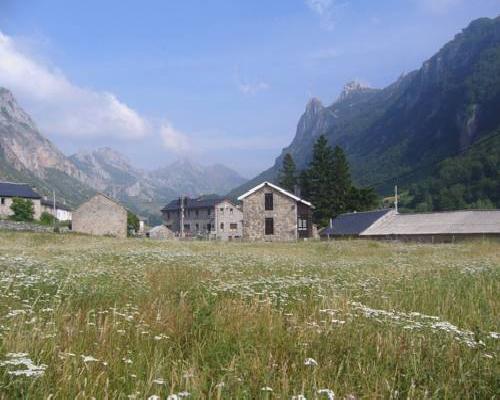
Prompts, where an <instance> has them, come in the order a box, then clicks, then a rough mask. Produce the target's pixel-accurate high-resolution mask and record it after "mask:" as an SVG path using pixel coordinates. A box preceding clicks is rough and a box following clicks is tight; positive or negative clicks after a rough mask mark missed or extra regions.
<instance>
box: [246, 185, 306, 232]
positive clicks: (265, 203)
mask: <svg viewBox="0 0 500 400" xmlns="http://www.w3.org/2000/svg"><path fill="white" fill-rule="evenodd" d="M238 200H240V201H242V203H243V221H244V223H243V238H244V239H245V240H250V241H255V240H264V241H293V240H297V239H305V238H311V237H312V236H313V225H312V208H313V206H312V204H311V203H309V202H308V201H305V200H304V199H301V198H300V197H298V196H296V195H294V194H292V193H290V192H287V191H286V190H285V189H283V188H280V187H279V186H276V185H274V184H272V183H270V182H263V183H261V184H260V185H258V186H256V187H254V188H253V189H250V190H249V191H248V192H247V193H245V194H243V195H241V196H240V197H239V198H238Z"/></svg>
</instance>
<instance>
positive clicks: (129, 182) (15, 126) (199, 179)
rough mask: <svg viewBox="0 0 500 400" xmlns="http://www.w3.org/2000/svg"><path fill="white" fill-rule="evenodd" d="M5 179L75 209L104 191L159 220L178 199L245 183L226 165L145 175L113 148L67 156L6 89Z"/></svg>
mask: <svg viewBox="0 0 500 400" xmlns="http://www.w3.org/2000/svg"><path fill="white" fill-rule="evenodd" d="M0 179H3V180H12V181H18V182H20V181H22V182H27V183H30V184H31V185H32V186H35V187H37V188H38V190H39V191H40V192H42V193H41V194H43V195H51V194H52V191H53V190H54V191H55V192H56V195H57V197H58V198H60V199H64V200H65V201H67V202H68V204H69V205H71V206H77V205H78V204H79V203H81V202H82V201H83V200H85V199H86V198H88V197H90V196H91V195H92V194H93V193H95V192H102V193H105V194H108V195H111V196H113V197H115V198H116V199H118V200H120V201H121V202H123V203H124V205H126V206H127V207H129V208H130V209H131V210H133V211H134V212H137V213H140V214H143V215H145V216H150V217H152V218H153V219H154V220H155V221H159V216H160V209H161V207H162V206H163V205H164V203H166V202H168V201H170V200H172V199H173V198H175V197H177V196H180V195H191V196H197V195H201V194H207V193H218V194H224V193H225V192H227V191H228V190H229V189H230V188H231V187H233V186H236V185H239V184H241V183H243V182H244V181H245V179H244V178H242V177H241V176H240V175H239V174H238V173H236V172H235V171H233V170H231V169H230V168H228V167H225V166H222V165H220V164H215V165H210V166H201V165H199V164H196V163H194V162H193V161H187V160H183V161H182V162H181V161H175V162H174V163H172V164H169V165H167V166H166V167H163V168H159V169H157V170H154V171H144V170H141V169H139V168H136V167H134V166H133V165H132V163H131V162H130V160H129V159H128V158H127V157H125V156H124V155H123V154H121V153H119V152H117V151H116V150H113V149H112V148H110V147H102V148H97V149H94V150H84V151H79V152H77V153H75V154H73V155H70V156H66V155H65V154H63V153H62V152H61V151H60V150H59V149H58V148H57V147H56V146H55V145H54V144H53V143H52V142H51V141H50V140H49V139H47V138H46V137H45V136H43V135H42V134H41V133H40V131H39V129H38V127H37V126H36V124H35V122H34V121H33V120H32V118H31V117H30V116H29V115H28V113H26V112H25V111H24V110H23V109H22V107H20V106H19V104H18V103H17V101H16V99H15V97H14V95H13V94H12V93H11V92H10V91H9V90H8V89H6V88H1V87H0Z"/></svg>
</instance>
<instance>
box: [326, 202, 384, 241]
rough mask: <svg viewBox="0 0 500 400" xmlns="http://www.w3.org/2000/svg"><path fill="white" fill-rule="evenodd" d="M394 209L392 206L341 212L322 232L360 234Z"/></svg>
mask: <svg viewBox="0 0 500 400" xmlns="http://www.w3.org/2000/svg"><path fill="white" fill-rule="evenodd" d="M391 211H393V210H392V209H390V208H387V209H383V210H374V211H363V212H353V213H347V214H341V215H339V216H337V217H336V218H334V219H333V221H332V226H330V227H328V228H326V229H324V230H323V231H322V232H321V235H322V236H343V235H346V236H349V235H359V234H361V232H363V231H364V230H365V229H367V228H369V227H370V226H372V225H373V224H374V223H375V222H376V221H378V220H379V219H381V218H382V217H384V216H385V215H387V214H388V213H390V212H391Z"/></svg>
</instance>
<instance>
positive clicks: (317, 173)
mask: <svg viewBox="0 0 500 400" xmlns="http://www.w3.org/2000/svg"><path fill="white" fill-rule="evenodd" d="M334 161H335V160H334V156H333V151H332V148H331V147H330V146H329V144H328V141H327V140H326V137H325V136H324V135H321V136H320V137H319V138H318V140H317V141H316V143H315V144H314V148H313V157H312V160H311V163H310V164H309V169H308V170H307V173H306V174H305V175H304V177H305V179H306V194H307V198H308V199H309V200H311V202H312V203H313V204H314V207H315V209H314V222H315V223H317V224H319V225H322V226H325V225H327V224H328V221H329V219H330V218H331V217H332V213H333V202H332V198H333V195H334V179H335V176H334V174H333V170H334Z"/></svg>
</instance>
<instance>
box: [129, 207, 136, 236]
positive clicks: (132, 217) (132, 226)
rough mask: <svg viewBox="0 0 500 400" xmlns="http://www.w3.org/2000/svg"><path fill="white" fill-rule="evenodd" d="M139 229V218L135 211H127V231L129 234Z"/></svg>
mask: <svg viewBox="0 0 500 400" xmlns="http://www.w3.org/2000/svg"><path fill="white" fill-rule="evenodd" d="M137 231H139V218H138V217H137V215H135V214H134V213H132V212H130V211H127V232H128V234H129V236H130V235H131V234H132V235H133V234H135V233H136V232H137Z"/></svg>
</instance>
